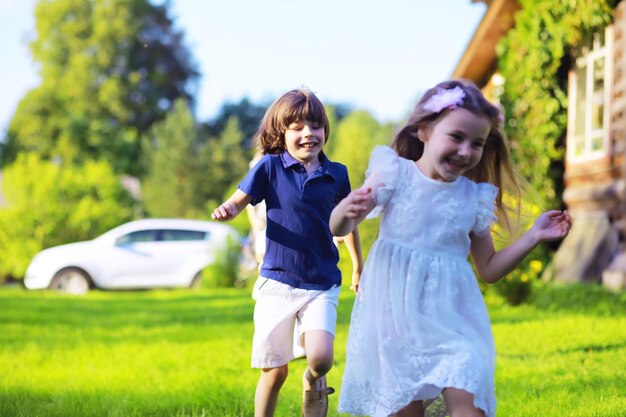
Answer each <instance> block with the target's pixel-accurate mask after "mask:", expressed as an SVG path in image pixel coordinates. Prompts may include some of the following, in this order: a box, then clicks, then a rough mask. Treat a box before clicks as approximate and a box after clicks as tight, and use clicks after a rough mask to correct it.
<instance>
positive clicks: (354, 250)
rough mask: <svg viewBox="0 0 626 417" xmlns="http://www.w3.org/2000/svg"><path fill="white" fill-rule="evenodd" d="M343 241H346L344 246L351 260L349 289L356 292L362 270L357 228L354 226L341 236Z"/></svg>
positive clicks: (359, 239) (361, 255)
mask: <svg viewBox="0 0 626 417" xmlns="http://www.w3.org/2000/svg"><path fill="white" fill-rule="evenodd" d="M343 241H344V242H345V243H346V248H347V249H348V253H350V259H351V260H352V281H351V282H352V283H351V285H350V289H351V290H352V291H354V292H357V291H358V290H359V282H360V281H361V271H363V254H362V253H361V238H360V237H359V229H358V228H357V227H355V228H354V230H353V231H352V232H351V233H348V234H347V235H346V236H345V237H344V238H343Z"/></svg>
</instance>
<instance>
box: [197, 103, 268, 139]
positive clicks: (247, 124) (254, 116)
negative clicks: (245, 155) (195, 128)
mask: <svg viewBox="0 0 626 417" xmlns="http://www.w3.org/2000/svg"><path fill="white" fill-rule="evenodd" d="M268 107H269V104H254V103H252V102H251V101H250V100H248V98H245V97H244V98H243V99H241V101H240V102H239V103H226V104H224V105H223V106H222V108H221V109H220V112H219V114H218V116H217V117H216V118H215V119H214V120H211V121H208V122H206V123H203V124H202V127H201V129H202V132H204V136H206V137H217V136H219V135H220V134H221V133H222V131H223V130H224V129H225V128H226V125H227V124H228V121H229V120H230V119H232V118H233V117H234V118H236V119H237V121H238V124H239V130H241V133H242V146H245V147H246V148H248V149H251V148H253V147H254V145H253V144H252V138H253V137H254V135H255V134H256V132H257V130H258V129H259V125H260V124H261V120H262V119H263V115H265V111H266V110H267V108H268Z"/></svg>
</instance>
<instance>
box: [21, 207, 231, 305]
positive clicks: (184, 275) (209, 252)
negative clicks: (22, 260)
mask: <svg viewBox="0 0 626 417" xmlns="http://www.w3.org/2000/svg"><path fill="white" fill-rule="evenodd" d="M229 239H233V240H234V241H235V242H239V236H238V234H237V232H236V231H235V229H233V228H232V227H231V226H228V225H226V224H221V223H217V222H209V221H201V220H187V219H143V220H136V221H132V222H130V223H126V224H123V225H121V226H118V227H116V228H114V229H112V230H110V231H108V232H106V233H105V234H103V235H101V236H99V237H97V238H96V239H94V240H89V241H86V242H77V243H69V244H67V245H60V246H54V247H51V248H48V249H44V250H43V251H41V252H39V253H38V254H37V255H35V257H34V258H33V259H32V261H31V263H30V265H29V266H28V269H27V271H26V277H25V278H24V285H25V286H26V288H28V289H42V288H50V289H57V290H60V291H64V292H69V293H73V294H82V293H85V292H87V291H88V290H89V289H90V288H102V289H125V288H127V289H130V288H155V287H195V286H197V285H198V284H199V282H200V278H201V271H202V270H203V269H204V268H205V267H207V266H208V265H211V264H212V263H214V262H215V261H216V257H217V256H219V254H220V251H221V250H222V249H224V248H225V247H226V245H227V243H228V240H229Z"/></svg>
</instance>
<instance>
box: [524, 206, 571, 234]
mask: <svg viewBox="0 0 626 417" xmlns="http://www.w3.org/2000/svg"><path fill="white" fill-rule="evenodd" d="M571 227H572V218H571V217H570V215H569V213H568V212H567V211H565V210H563V211H561V210H550V211H547V212H545V213H543V214H542V215H541V216H539V217H537V220H535V223H534V224H533V227H532V230H533V232H534V233H535V236H536V237H537V239H538V240H539V241H540V242H549V241H553V240H559V239H563V238H564V237H565V236H567V234H568V233H569V230H570V228H571Z"/></svg>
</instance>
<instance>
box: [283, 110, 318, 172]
mask: <svg viewBox="0 0 626 417" xmlns="http://www.w3.org/2000/svg"><path fill="white" fill-rule="evenodd" d="M324 143H325V138H324V126H322V125H321V124H318V123H314V122H311V121H308V120H296V121H295V122H292V123H290V124H289V126H287V130H286V131H285V146H286V148H287V152H289V154H290V155H291V156H293V157H294V158H295V159H297V160H298V161H300V162H302V163H305V164H308V163H312V162H317V161H319V158H318V155H319V153H320V152H321V151H322V149H323V148H324Z"/></svg>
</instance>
